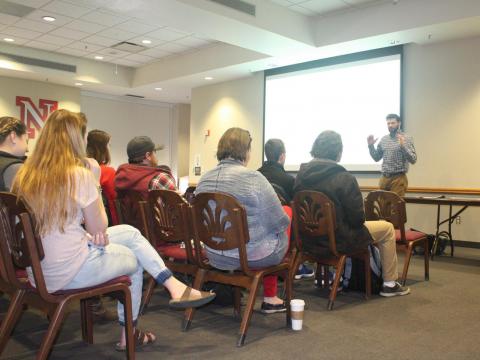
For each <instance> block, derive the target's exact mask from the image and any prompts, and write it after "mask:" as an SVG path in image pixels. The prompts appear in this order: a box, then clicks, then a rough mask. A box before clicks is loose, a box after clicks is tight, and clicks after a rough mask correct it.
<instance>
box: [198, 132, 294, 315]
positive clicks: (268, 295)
mask: <svg viewBox="0 0 480 360" xmlns="http://www.w3.org/2000/svg"><path fill="white" fill-rule="evenodd" d="M251 142H252V138H251V137H250V134H249V132H248V131H246V130H243V129H240V128H231V129H228V130H227V131H226V132H225V133H224V134H223V136H222V137H221V139H220V141H219V143H218V148H217V159H218V161H219V163H218V165H217V166H216V167H215V168H214V169H212V170H210V171H208V172H207V173H205V174H204V175H203V176H202V177H201V179H200V182H199V183H198V185H197V188H196V190H195V194H200V193H203V192H223V193H227V194H230V195H232V196H234V197H235V198H236V199H237V200H238V201H239V202H240V203H241V204H242V205H243V206H244V207H245V211H246V214H247V222H248V230H249V235H250V241H249V242H248V243H247V245H246V246H247V258H248V265H249V266H250V267H252V268H265V267H269V266H273V265H277V264H279V263H280V262H281V261H282V260H283V258H284V256H285V254H286V253H287V250H288V245H289V241H288V237H287V234H286V230H287V229H288V228H289V226H290V218H289V217H288V215H287V214H286V213H285V211H284V210H283V208H282V205H281V204H280V201H279V200H278V197H277V195H276V194H275V191H274V190H273V188H272V186H271V185H270V183H269V182H268V181H267V180H266V179H265V177H264V176H263V175H262V174H260V173H259V172H258V171H255V170H250V169H247V168H246V165H247V164H248V161H249V160H250V146H251ZM206 251H207V257H208V259H209V261H210V264H211V265H212V266H214V267H216V268H218V269H222V270H236V269H239V268H240V262H239V255H238V251H237V250H228V251H221V252H217V251H215V250H212V249H209V248H208V247H207V248H206ZM282 311H286V307H285V303H284V301H283V300H282V299H280V298H278V297H277V277H276V276H266V277H265V278H264V298H263V303H262V312H264V313H275V312H282Z"/></svg>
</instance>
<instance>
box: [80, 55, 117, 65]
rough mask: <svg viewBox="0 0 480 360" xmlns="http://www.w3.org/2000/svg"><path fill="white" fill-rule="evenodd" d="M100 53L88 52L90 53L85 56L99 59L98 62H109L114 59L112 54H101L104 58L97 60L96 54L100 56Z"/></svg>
mask: <svg viewBox="0 0 480 360" xmlns="http://www.w3.org/2000/svg"><path fill="white" fill-rule="evenodd" d="M99 55H100V54H97V53H92V54H88V55H85V56H84V58H86V59H90V60H95V61H98V62H101V63H102V62H109V61H111V60H113V58H112V57H110V56H106V55H101V56H102V57H103V59H102V60H97V59H95V56H99Z"/></svg>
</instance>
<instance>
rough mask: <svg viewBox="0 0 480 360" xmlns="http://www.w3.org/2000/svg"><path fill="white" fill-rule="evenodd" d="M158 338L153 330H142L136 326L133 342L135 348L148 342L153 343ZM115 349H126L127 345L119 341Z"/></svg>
mask: <svg viewBox="0 0 480 360" xmlns="http://www.w3.org/2000/svg"><path fill="white" fill-rule="evenodd" d="M156 340H157V338H156V337H155V334H154V333H152V332H151V331H142V330H139V329H137V328H135V331H134V333H133V343H134V345H135V349H138V348H140V347H142V346H146V345H148V344H153V343H154V342H155V341H156ZM115 350H117V351H126V350H127V346H126V345H125V346H121V345H120V343H117V344H115Z"/></svg>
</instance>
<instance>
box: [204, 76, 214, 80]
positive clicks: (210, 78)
mask: <svg viewBox="0 0 480 360" xmlns="http://www.w3.org/2000/svg"><path fill="white" fill-rule="evenodd" d="M205 80H213V77H211V76H205Z"/></svg>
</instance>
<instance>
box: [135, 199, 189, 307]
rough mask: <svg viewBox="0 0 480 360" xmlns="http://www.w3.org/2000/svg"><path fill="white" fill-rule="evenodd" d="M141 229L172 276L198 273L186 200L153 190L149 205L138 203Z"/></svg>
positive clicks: (150, 291) (152, 282)
mask: <svg viewBox="0 0 480 360" xmlns="http://www.w3.org/2000/svg"><path fill="white" fill-rule="evenodd" d="M140 210H141V215H142V220H143V224H144V225H143V227H144V229H145V232H146V236H147V238H148V240H149V241H150V243H151V244H152V245H153V247H154V248H155V249H156V250H157V251H158V253H159V254H160V256H161V257H162V258H163V260H164V261H165V265H166V266H167V267H168V268H169V269H170V270H172V271H173V272H178V273H182V274H187V275H191V276H194V275H195V274H196V272H197V270H198V266H197V264H196V260H195V256H194V254H193V248H192V242H191V239H192V237H191V234H190V223H191V220H190V210H189V204H188V203H187V202H186V200H185V199H184V198H183V197H182V196H180V195H179V194H178V193H176V192H175V191H171V190H152V191H150V192H149V193H148V201H147V202H144V201H142V202H140ZM155 286H156V281H155V279H153V278H150V279H149V281H148V284H147V289H146V291H145V294H144V300H143V303H144V305H142V308H141V312H142V313H143V310H144V308H145V307H146V304H148V303H149V301H150V298H151V296H152V294H153V290H154V289H155Z"/></svg>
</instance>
